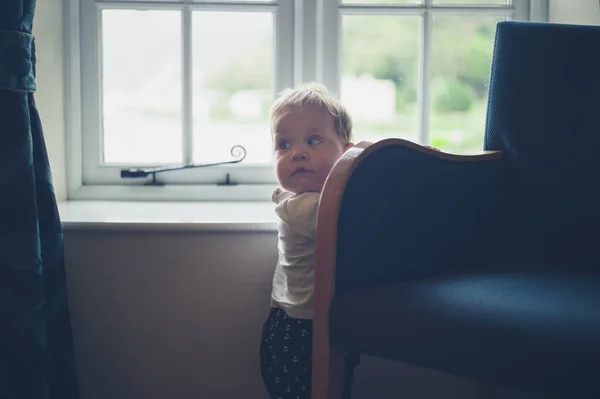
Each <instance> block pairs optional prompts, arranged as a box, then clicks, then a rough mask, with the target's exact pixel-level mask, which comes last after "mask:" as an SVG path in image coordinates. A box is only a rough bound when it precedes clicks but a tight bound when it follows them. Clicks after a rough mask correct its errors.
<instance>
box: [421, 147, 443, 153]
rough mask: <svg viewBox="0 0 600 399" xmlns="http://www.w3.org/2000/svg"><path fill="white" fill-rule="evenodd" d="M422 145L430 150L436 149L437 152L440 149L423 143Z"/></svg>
mask: <svg viewBox="0 0 600 399" xmlns="http://www.w3.org/2000/svg"><path fill="white" fill-rule="evenodd" d="M423 147H425V148H429V149H430V150H433V151H438V152H439V151H440V150H438V149H437V148H435V147H431V146H429V145H424V146H423Z"/></svg>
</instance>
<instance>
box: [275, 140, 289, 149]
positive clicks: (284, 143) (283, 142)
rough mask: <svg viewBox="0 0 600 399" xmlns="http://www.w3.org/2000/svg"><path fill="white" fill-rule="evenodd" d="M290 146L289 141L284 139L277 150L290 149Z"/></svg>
mask: <svg viewBox="0 0 600 399" xmlns="http://www.w3.org/2000/svg"><path fill="white" fill-rule="evenodd" d="M289 148H290V143H288V142H286V141H282V142H280V143H278V144H277V150H279V151H285V150H288V149H289Z"/></svg>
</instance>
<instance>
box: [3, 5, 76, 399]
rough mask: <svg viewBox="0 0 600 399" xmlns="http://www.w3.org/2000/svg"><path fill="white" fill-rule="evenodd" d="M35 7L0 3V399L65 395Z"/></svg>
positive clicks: (69, 371) (69, 382)
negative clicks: (34, 28) (34, 32)
mask: <svg viewBox="0 0 600 399" xmlns="http://www.w3.org/2000/svg"><path fill="white" fill-rule="evenodd" d="M34 10H35V0H0V398H1V399H41V398H43V399H72V398H77V397H78V396H79V395H78V387H77V380H76V376H75V362H74V356H73V344H72V335H71V326H70V321H69V309H68V305H67V291H66V281H65V266H64V260H63V244H62V230H61V224H60V219H59V215H58V211H57V207H56V199H55V196H54V191H53V187H52V177H51V174H50V166H49V163H48V155H47V152H46V145H45V143H44V137H43V133H42V125H41V121H40V118H39V115H38V111H37V108H36V105H35V101H34V98H33V92H34V91H35V52H34V50H35V48H34V38H33V36H32V35H31V28H32V24H33V15H34ZM57 23H58V22H57Z"/></svg>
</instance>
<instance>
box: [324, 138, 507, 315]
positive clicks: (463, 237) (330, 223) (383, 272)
mask: <svg viewBox="0 0 600 399" xmlns="http://www.w3.org/2000/svg"><path fill="white" fill-rule="evenodd" d="M504 170H505V167H504V161H503V157H502V152H499V151H492V152H484V153H481V154H478V155H468V156H461V155H453V154H447V153H443V152H438V151H434V150H431V149H428V148H426V147H423V146H420V145H417V144H414V143H412V142H409V141H405V140H401V139H387V140H382V141H379V142H377V143H375V144H371V143H360V144H359V145H357V146H356V147H354V148H351V149H350V150H348V151H347V152H346V153H345V154H344V156H343V157H342V158H341V159H340V160H339V161H338V162H337V163H336V165H335V166H334V168H333V170H332V172H331V174H330V176H329V178H328V180H327V182H326V184H325V187H324V189H323V193H322V197H321V203H320V206H319V212H318V227H317V243H316V246H317V248H316V265H315V304H316V305H318V302H321V303H323V301H325V302H327V303H328V302H329V301H330V300H331V299H332V298H333V296H335V295H342V294H344V293H348V292H351V291H354V290H358V289H362V288H367V287H371V286H373V285H378V284H387V283H391V282H397V281H402V280H407V279H413V278H421V277H427V276H432V275H439V274H448V273H455V272H460V271H461V270H464V269H465V268H469V267H474V266H475V265H477V264H481V263H491V261H492V256H491V255H490V254H493V253H494V252H495V251H494V244H495V243H496V242H497V234H498V233H499V231H500V227H499V222H500V218H501V215H502V211H503V204H504V200H503V195H504V192H505V179H504Z"/></svg>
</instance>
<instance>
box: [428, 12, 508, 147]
mask: <svg viewBox="0 0 600 399" xmlns="http://www.w3.org/2000/svg"><path fill="white" fill-rule="evenodd" d="M500 19H502V18H501V17H497V16H485V15H466V16H436V17H434V20H433V36H432V42H433V43H432V54H431V126H430V129H431V130H430V139H431V144H432V145H433V146H435V147H438V148H440V149H443V150H446V151H449V152H454V153H469V152H477V151H481V150H482V149H483V135H484V129H485V116H486V106H487V94H488V82H489V77H490V66H491V59H492V51H493V46H494V34H495V31H496V24H497V22H498V21H499V20H500Z"/></svg>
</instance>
